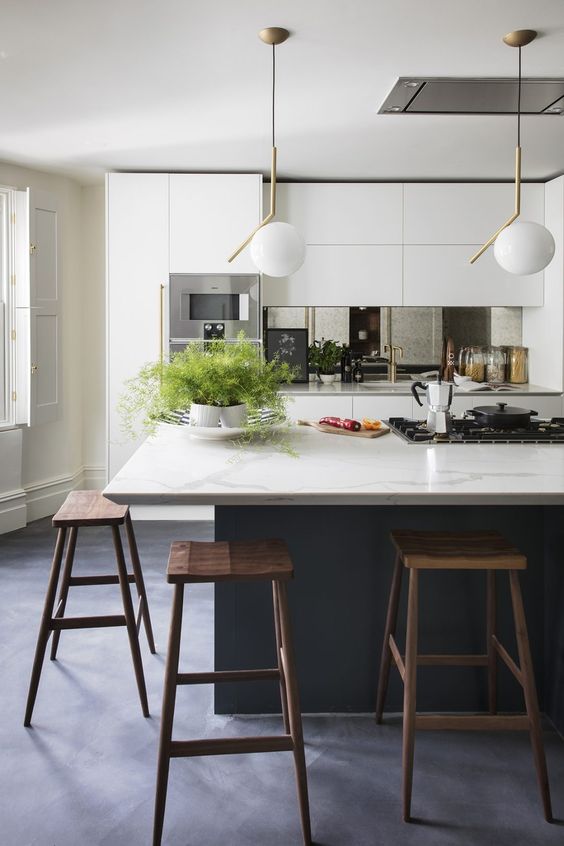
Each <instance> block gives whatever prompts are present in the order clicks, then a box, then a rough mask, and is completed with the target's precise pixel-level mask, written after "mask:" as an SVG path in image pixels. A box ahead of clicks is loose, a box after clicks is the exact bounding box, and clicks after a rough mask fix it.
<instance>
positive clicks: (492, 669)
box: [486, 570, 497, 714]
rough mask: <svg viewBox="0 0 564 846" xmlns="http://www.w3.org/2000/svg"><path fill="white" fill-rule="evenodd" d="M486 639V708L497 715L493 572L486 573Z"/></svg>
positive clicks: (494, 588)
mask: <svg viewBox="0 0 564 846" xmlns="http://www.w3.org/2000/svg"><path fill="white" fill-rule="evenodd" d="M486 578H487V590H486V606H487V608H486V618H487V622H486V627H487V629H486V637H487V642H488V645H487V653H488V707H489V711H490V714H497V650H496V648H495V646H494V642H493V639H494V637H495V634H496V586H495V570H488V571H487V573H486Z"/></svg>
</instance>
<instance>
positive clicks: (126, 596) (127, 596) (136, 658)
mask: <svg viewBox="0 0 564 846" xmlns="http://www.w3.org/2000/svg"><path fill="white" fill-rule="evenodd" d="M112 534H113V538H114V548H115V553H116V564H117V571H118V577H119V586H120V588H121V598H122V602H123V613H124V615H125V623H126V626H127V634H128V636H129V646H130V648H131V657H132V659H133V668H134V670H135V678H136V679H137V688H138V690H139V699H140V700H141V709H142V711H143V716H144V717H148V716H149V704H148V702H147V689H146V687H145V676H144V675H143V662H142V660H141V650H140V649H139V635H138V634H137V626H136V625H135V614H134V613H133V603H132V601H131V591H130V590H129V581H128V579H127V567H126V565H125V557H124V555H123V546H122V545H121V535H120V533H119V526H112Z"/></svg>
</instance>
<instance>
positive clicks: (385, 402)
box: [353, 394, 413, 420]
mask: <svg viewBox="0 0 564 846" xmlns="http://www.w3.org/2000/svg"><path fill="white" fill-rule="evenodd" d="M412 414H413V403H412V399H411V396H407V395H405V394H403V395H397V394H388V395H387V396H380V395H374V394H369V395H368V396H358V397H357V396H356V395H355V396H354V397H353V417H354V418H355V420H362V418H363V417H371V418H376V420H387V419H388V418H390V417H411V416H412Z"/></svg>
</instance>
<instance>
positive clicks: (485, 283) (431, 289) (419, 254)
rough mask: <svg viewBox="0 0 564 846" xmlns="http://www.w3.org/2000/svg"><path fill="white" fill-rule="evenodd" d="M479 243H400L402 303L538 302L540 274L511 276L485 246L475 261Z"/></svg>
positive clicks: (510, 303) (434, 304)
mask: <svg viewBox="0 0 564 846" xmlns="http://www.w3.org/2000/svg"><path fill="white" fill-rule="evenodd" d="M479 246H480V244H478V243H475V244H462V245H452V244H445V245H441V246H430V245H429V246H426V245H425V246H415V245H407V246H405V247H404V277H403V291H404V301H403V305H406V306H540V305H542V304H543V274H542V273H535V274H534V275H533V276H514V275H513V274H511V273H507V272H506V271H505V270H503V269H502V268H501V267H500V266H499V265H498V263H497V262H496V260H495V258H494V255H493V249H489V250H488V251H487V252H486V253H484V255H483V256H482V257H481V258H480V259H479V260H478V261H477V262H476V263H475V264H470V262H469V259H470V257H471V256H472V254H473V253H474V252H476V250H477V249H478V248H479Z"/></svg>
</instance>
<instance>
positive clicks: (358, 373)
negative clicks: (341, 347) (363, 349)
mask: <svg viewBox="0 0 564 846" xmlns="http://www.w3.org/2000/svg"><path fill="white" fill-rule="evenodd" d="M352 377H353V382H356V383H357V384H358V383H360V382H364V370H363V368H362V358H359V357H357V358H355V360H354V364H353V370H352Z"/></svg>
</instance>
